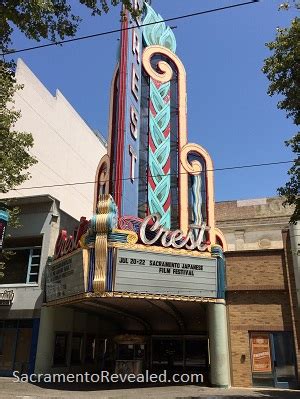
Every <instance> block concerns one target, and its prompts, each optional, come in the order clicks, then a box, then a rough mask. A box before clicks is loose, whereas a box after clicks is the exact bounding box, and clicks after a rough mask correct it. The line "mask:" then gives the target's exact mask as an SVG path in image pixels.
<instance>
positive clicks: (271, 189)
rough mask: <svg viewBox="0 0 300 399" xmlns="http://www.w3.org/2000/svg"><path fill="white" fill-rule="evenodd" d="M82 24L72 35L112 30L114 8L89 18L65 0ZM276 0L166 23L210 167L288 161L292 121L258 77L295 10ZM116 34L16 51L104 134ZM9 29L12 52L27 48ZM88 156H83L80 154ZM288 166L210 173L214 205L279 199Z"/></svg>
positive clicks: (196, 2)
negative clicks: (271, 44)
mask: <svg viewBox="0 0 300 399" xmlns="http://www.w3.org/2000/svg"><path fill="white" fill-rule="evenodd" d="M238 2H242V1H238V0H235V1H233V0H218V1H217V0H189V1H188V0H186V1H182V0H164V1H158V0H153V1H152V6H153V7H154V8H155V10H156V11H157V12H159V13H160V14H161V15H162V16H163V17H164V18H169V17H173V16H177V15H182V14H187V13H192V12H197V11H201V10H206V9H210V8H215V7H222V6H226V5H230V4H234V3H238ZM71 3H72V4H74V11H75V13H77V14H79V15H80V16H81V17H82V18H83V22H82V24H81V26H80V29H79V31H78V34H77V35H78V36H79V35H88V34H93V33H97V32H101V31H105V30H111V29H116V28H118V27H119V19H120V18H119V9H118V8H115V9H112V10H111V12H110V13H109V14H107V15H103V16H101V17H91V16H90V15H89V13H88V11H87V9H85V7H82V6H80V5H79V4H77V3H79V1H78V2H77V1H75V0H72V2H71ZM281 3H282V0H280V1H277V0H262V1H260V3H255V4H252V5H248V6H244V7H240V8H236V9H231V10H226V11H221V12H217V13H212V14H208V15H203V16H197V17H194V18H190V19H184V20H180V21H175V22H172V23H171V25H172V26H174V25H175V26H177V28H176V29H175V30H174V33H175V35H176V39H177V51H176V52H177V54H178V56H179V57H180V58H181V60H182V62H183V63H184V65H185V68H186V72H187V96H188V136H189V141H190V142H194V143H198V144H200V145H202V146H203V147H205V148H206V149H207V150H208V151H209V152H210V154H211V156H212V158H213V161H214V165H215V167H216V168H222V167H228V166H235V165H244V164H255V163H262V162H274V161H282V160H290V159H292V153H291V151H290V150H289V149H288V148H286V147H285V146H284V143H283V142H284V140H286V139H288V138H289V137H291V136H292V135H293V134H294V132H295V130H296V129H295V126H293V124H292V122H291V120H288V119H286V117H285V114H284V112H283V111H279V110H277V108H276V102H277V100H278V99H276V98H270V97H268V95H267V87H268V81H267V79H266V77H265V76H264V75H263V73H262V72H261V68H262V65H263V60H264V58H265V57H267V56H268V55H269V50H268V49H267V48H266V47H265V43H266V42H268V41H271V40H272V39H273V38H274V37H275V31H276V27H277V26H288V25H289V23H290V21H291V19H292V18H293V17H294V15H295V11H288V12H284V11H282V12H278V7H279V5H280V4H281ZM118 39H119V34H113V35H109V36H103V37H99V38H94V39H90V40H84V41H81V42H75V43H70V44H66V45H64V46H62V47H56V46H54V47H50V48H45V49H39V50H34V51H28V52H24V53H20V54H19V56H20V57H21V58H22V59H23V60H24V61H25V62H26V64H27V65H28V66H29V67H30V68H31V69H32V71H33V72H34V73H35V74H36V75H37V77H38V78H39V79H40V80H41V81H42V82H43V84H44V85H45V86H46V87H47V88H48V89H49V90H50V91H51V92H52V93H53V94H54V93H55V90H56V88H59V90H60V91H61V92H62V93H63V94H64V96H65V97H66V98H67V99H68V101H69V102H70V103H71V104H72V105H73V107H74V108H75V109H76V110H77V112H78V113H79V114H80V115H81V116H82V117H83V118H84V119H85V120H86V122H87V123H88V124H89V125H90V126H91V127H93V128H96V129H98V130H100V131H101V133H102V134H103V135H104V136H105V137H106V136H107V120H108V104H109V90H110V82H111V77H112V73H113V69H114V66H115V62H116V55H117V46H118V43H119V42H118ZM34 44H35V43H34V42H29V41H28V40H26V39H24V37H23V36H22V35H21V34H19V33H18V32H16V33H15V34H14V48H16V49H18V48H22V47H24V46H28V45H34ZM86 155H87V156H88V154H86ZM288 167H289V165H278V166H268V167H260V168H252V169H242V170H229V171H216V172H215V196H216V200H217V201H222V200H231V199H246V198H256V197H266V196H273V195H276V188H277V187H279V186H280V185H282V184H284V182H285V181H286V180H287V174H286V173H287V170H288Z"/></svg>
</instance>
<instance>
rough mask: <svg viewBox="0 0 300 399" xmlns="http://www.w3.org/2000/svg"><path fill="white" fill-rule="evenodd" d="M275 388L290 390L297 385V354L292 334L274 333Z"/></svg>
mask: <svg viewBox="0 0 300 399" xmlns="http://www.w3.org/2000/svg"><path fill="white" fill-rule="evenodd" d="M271 336H272V338H271V339H272V347H273V348H272V349H273V356H272V357H273V366H274V379H275V386H276V387H278V388H290V387H293V385H294V384H295V383H296V370H295V354H294V344H293V338H292V334H291V333H289V332H278V333H272V334H271Z"/></svg>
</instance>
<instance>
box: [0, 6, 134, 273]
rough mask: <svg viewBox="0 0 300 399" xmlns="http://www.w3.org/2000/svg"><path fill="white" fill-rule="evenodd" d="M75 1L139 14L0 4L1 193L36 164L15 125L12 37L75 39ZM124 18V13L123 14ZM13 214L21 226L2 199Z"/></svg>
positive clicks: (1, 260)
mask: <svg viewBox="0 0 300 399" xmlns="http://www.w3.org/2000/svg"><path fill="white" fill-rule="evenodd" d="M75 1H77V2H78V3H79V4H81V5H83V6H86V7H87V8H88V9H89V10H90V12H91V14H92V15H101V14H102V13H107V12H108V11H109V8H110V6H116V5H118V4H122V5H123V6H124V7H125V9H127V10H128V11H129V12H130V13H131V14H132V16H134V17H137V16H138V15H139V14H140V12H139V11H137V10H134V9H133V7H132V4H131V0H111V1H110V3H109V2H108V1H107V0H1V1H0V50H1V53H2V54H1V59H0V93H1V94H0V140H1V143H2V147H1V181H0V192H2V193H6V192H8V191H9V190H11V189H13V188H15V187H17V186H19V185H20V184H21V183H23V182H24V181H25V180H27V179H28V178H30V173H29V171H28V169H29V168H30V166H32V165H33V164H35V163H36V159H35V158H34V157H33V156H32V155H31V154H30V149H31V148H32V146H33V137H32V135H31V133H28V132H18V131H17V130H16V129H15V124H16V122H17V120H18V119H19V118H20V116H21V113H20V111H18V110H16V109H15V107H14V95H15V93H16V91H17V90H20V89H22V86H21V85H19V84H17V82H16V79H15V67H16V65H15V63H14V61H13V60H6V59H5V58H6V55H8V54H9V53H10V51H11V50H12V49H13V42H12V34H13V31H14V29H18V30H19V31H20V32H22V33H23V34H24V35H25V36H26V37H27V38H28V39H32V40H35V41H40V40H42V39H48V40H51V41H53V42H56V41H59V40H63V39H64V38H67V37H73V36H75V34H76V32H77V29H78V26H79V24H80V22H81V18H80V17H79V16H77V15H74V13H73V11H72V6H74V3H75ZM121 17H123V11H121ZM3 203H5V204H4V205H5V207H6V208H7V209H8V211H9V213H10V225H11V226H14V227H17V226H18V223H19V219H18V211H19V210H18V208H16V207H14V206H10V204H9V201H7V200H3ZM10 256H11V253H10V252H5V251H3V252H1V254H0V277H1V275H3V272H2V271H1V270H3V268H4V264H5V261H6V260H7V257H8V258H9V257H10Z"/></svg>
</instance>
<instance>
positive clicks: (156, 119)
mask: <svg viewBox="0 0 300 399" xmlns="http://www.w3.org/2000/svg"><path fill="white" fill-rule="evenodd" d="M170 149H171V141H170V82H166V83H160V82H158V81H156V80H154V79H150V116H149V170H148V183H149V189H148V206H149V212H150V213H151V214H153V213H158V214H159V215H160V216H161V224H162V226H165V227H167V228H170V227H171V198H170V187H171V177H170Z"/></svg>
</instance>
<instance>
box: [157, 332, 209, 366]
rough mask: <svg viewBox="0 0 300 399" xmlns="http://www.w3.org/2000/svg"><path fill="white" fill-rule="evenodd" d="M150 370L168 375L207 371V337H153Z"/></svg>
mask: <svg viewBox="0 0 300 399" xmlns="http://www.w3.org/2000/svg"><path fill="white" fill-rule="evenodd" d="M151 346H152V348H151V349H152V350H151V369H152V370H153V371H154V372H161V371H163V370H167V371H168V372H170V373H182V372H185V373H190V372H191V373H192V372H204V373H206V372H207V370H208V338H207V336H198V335H195V336H188V335H187V336H185V335H184V336H153V337H152V339H151Z"/></svg>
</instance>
